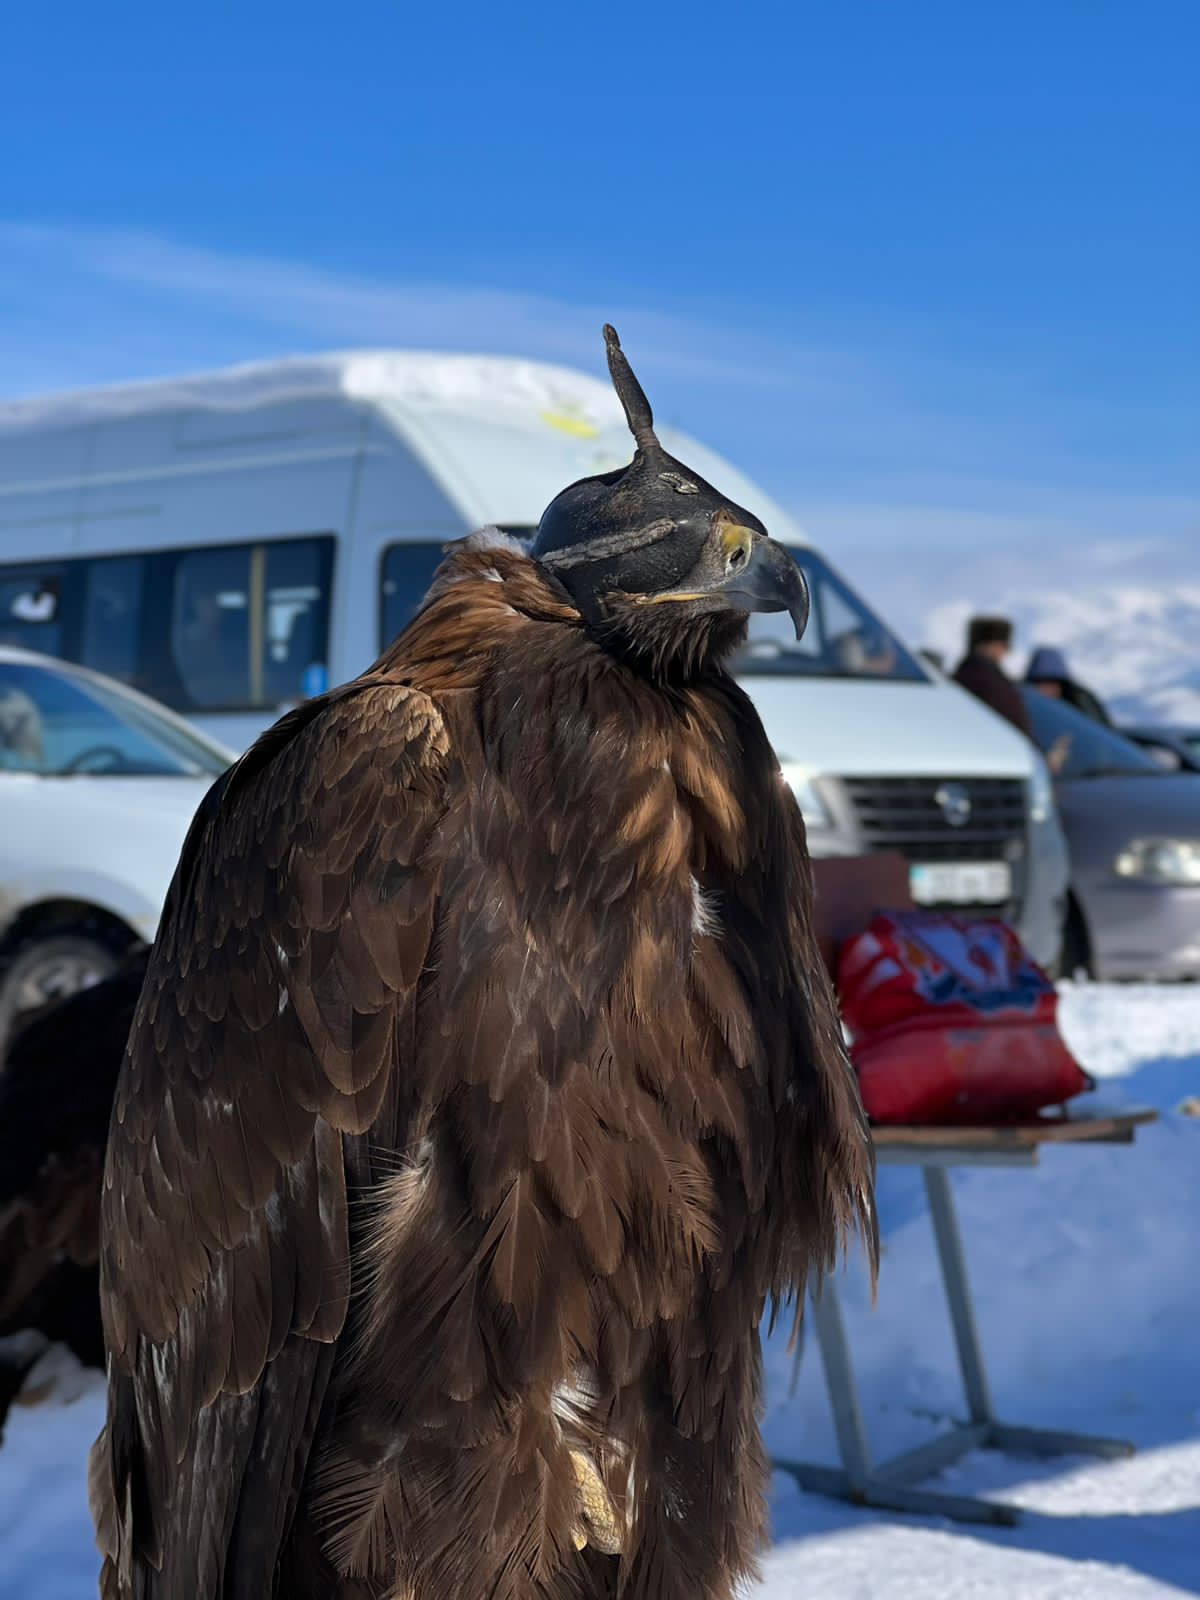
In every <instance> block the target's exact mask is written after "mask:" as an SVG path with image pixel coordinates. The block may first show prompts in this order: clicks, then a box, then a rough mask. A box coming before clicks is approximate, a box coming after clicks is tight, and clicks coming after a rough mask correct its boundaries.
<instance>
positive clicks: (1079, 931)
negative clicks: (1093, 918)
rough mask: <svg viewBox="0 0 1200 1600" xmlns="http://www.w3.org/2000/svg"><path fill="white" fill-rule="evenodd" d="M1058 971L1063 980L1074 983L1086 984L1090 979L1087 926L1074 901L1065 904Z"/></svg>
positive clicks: (1089, 945) (1090, 960)
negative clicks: (1069, 980) (1068, 979)
mask: <svg viewBox="0 0 1200 1600" xmlns="http://www.w3.org/2000/svg"><path fill="white" fill-rule="evenodd" d="M1060 970H1061V974H1062V976H1063V977H1064V978H1070V979H1071V980H1072V982H1074V983H1086V982H1087V981H1088V979H1089V978H1091V977H1092V947H1091V941H1090V940H1089V938H1088V931H1087V924H1086V923H1085V922H1084V920H1083V912H1082V911H1080V909H1079V907H1078V905H1077V904H1076V902H1075V901H1074V900H1071V901H1069V902H1068V904H1067V918H1066V921H1065V922H1064V924H1063V941H1062V958H1061V961H1060Z"/></svg>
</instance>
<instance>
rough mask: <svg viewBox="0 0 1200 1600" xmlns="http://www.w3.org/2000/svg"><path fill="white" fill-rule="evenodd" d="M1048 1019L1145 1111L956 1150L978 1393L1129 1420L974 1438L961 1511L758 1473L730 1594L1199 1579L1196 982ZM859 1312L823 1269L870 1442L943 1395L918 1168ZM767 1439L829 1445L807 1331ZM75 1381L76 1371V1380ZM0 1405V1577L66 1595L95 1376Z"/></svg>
mask: <svg viewBox="0 0 1200 1600" xmlns="http://www.w3.org/2000/svg"><path fill="white" fill-rule="evenodd" d="M1062 1016H1063V1027H1064V1031H1065V1032H1066V1034H1067V1037H1068V1040H1069V1042H1070V1043H1071V1045H1072V1046H1073V1048H1074V1049H1075V1051H1076V1053H1077V1055H1078V1056H1079V1058H1080V1060H1081V1061H1082V1062H1083V1064H1084V1065H1085V1066H1086V1067H1087V1068H1088V1069H1089V1070H1090V1071H1091V1072H1092V1073H1093V1074H1094V1075H1095V1076H1096V1077H1098V1078H1100V1079H1102V1080H1103V1082H1102V1083H1101V1085H1100V1089H1099V1091H1098V1094H1097V1099H1102V1100H1103V1102H1104V1103H1106V1104H1114V1103H1122V1104H1127V1105H1154V1106H1157V1107H1159V1108H1161V1109H1162V1111H1163V1112H1164V1116H1163V1119H1162V1121H1161V1122H1160V1123H1158V1124H1156V1125H1155V1126H1153V1127H1150V1128H1146V1129H1144V1130H1142V1132H1141V1134H1140V1135H1139V1138H1138V1141H1137V1143H1136V1145H1134V1146H1133V1147H1132V1148H1121V1147H1116V1148H1111V1147H1110V1148H1107V1149H1105V1148H1096V1149H1092V1150H1086V1149H1059V1150H1053V1149H1052V1150H1048V1151H1047V1152H1046V1153H1045V1154H1044V1156H1043V1158H1042V1163H1041V1165H1040V1167H1038V1168H1037V1169H1036V1170H1034V1171H1032V1172H1031V1171H1003V1170H991V1171H988V1170H977V1171H972V1172H968V1173H962V1172H960V1173H958V1174H957V1175H956V1177H955V1192H956V1196H957V1199H958V1204H959V1217H960V1221H961V1224H962V1229H963V1234H964V1238H965V1241H966V1248H967V1256H968V1263H969V1266H970V1268H971V1272H972V1280H973V1285H974V1289H975V1301H976V1311H977V1314H978V1319H979V1323H980V1328H981V1333H982V1338H983V1342H984V1346H985V1349H986V1352H987V1357H988V1362H989V1369H990V1375H991V1380H992V1387H993V1392H994V1396H995V1400H996V1404H997V1408H998V1410H999V1411H1000V1412H1001V1414H1002V1415H1003V1416H1004V1417H1005V1418H1006V1419H1008V1420H1011V1421H1013V1422H1028V1423H1042V1424H1045V1425H1048V1426H1061V1427H1066V1428H1075V1429H1079V1430H1082V1431H1086V1432H1099V1433H1110V1434H1117V1435H1119V1436H1122V1437H1126V1438H1129V1439H1132V1440H1134V1441H1135V1442H1136V1443H1137V1445H1138V1449H1139V1453H1138V1455H1137V1456H1135V1457H1134V1458H1133V1459H1131V1460H1127V1461H1119V1462H1099V1461H1094V1460H1083V1459H1081V1458H1075V1459H1068V1460H1062V1461H1055V1462H1041V1463H1035V1462H1030V1461H1026V1460H1020V1459H1017V1458H1015V1457H1010V1456H1001V1455H995V1454H990V1453H989V1454H979V1455H975V1456H972V1457H970V1458H969V1459H968V1460H966V1461H964V1462H962V1463H960V1464H959V1465H958V1466H957V1467H955V1468H953V1469H952V1470H951V1471H949V1472H947V1473H945V1474H943V1477H942V1479H941V1480H940V1481H941V1483H942V1485H943V1486H944V1487H946V1488H953V1489H955V1490H958V1491H960V1492H967V1493H982V1494H994V1495H996V1496H998V1497H1002V1498H1004V1499H1005V1500H1009V1501H1016V1502H1017V1503H1019V1504H1020V1505H1022V1506H1023V1507H1026V1508H1027V1512H1028V1514H1027V1516H1026V1518H1025V1520H1024V1522H1023V1523H1022V1525H1021V1526H1020V1527H1019V1528H1014V1529H996V1530H982V1529H978V1528H968V1527H965V1526H958V1525H954V1524H949V1523H937V1522H933V1521H923V1520H920V1519H916V1518H901V1517H889V1516H883V1515H880V1514H877V1513H873V1512H858V1511H854V1510H851V1509H849V1508H847V1507H844V1506H841V1505H839V1504H836V1503H834V1502H831V1501H825V1500H821V1499H817V1498H815V1497H811V1496H807V1495H803V1494H801V1493H800V1492H799V1491H798V1490H796V1489H795V1488H794V1487H792V1486H791V1485H790V1483H789V1481H788V1480H785V1479H782V1478H780V1479H777V1493H776V1499H775V1532H776V1540H777V1543H776V1545H775V1547H774V1549H773V1550H772V1551H771V1552H770V1554H769V1555H768V1557H767V1560H766V1562H765V1568H764V1580H763V1583H762V1585H761V1586H759V1587H758V1588H756V1589H755V1591H754V1593H753V1596H752V1597H751V1600H883V1597H891V1596H896V1597H897V1600H1110V1597H1111V1600H1159V1597H1167V1596H1181V1595H1194V1594H1200V1337H1198V1333H1200V1249H1198V1247H1197V1225H1198V1223H1200V1118H1197V1117H1190V1116H1185V1115H1180V1114H1178V1112H1177V1111H1176V1109H1175V1108H1177V1107H1178V1106H1179V1105H1180V1103H1181V1102H1182V1101H1183V1100H1184V1099H1185V1098H1187V1097H1188V1096H1192V1095H1198V1094H1200V988H1192V989H1187V988H1173V989H1164V988H1152V987H1144V988H1117V987H1106V986H1101V985H1096V986H1086V987H1083V988H1079V989H1070V988H1068V989H1066V990H1065V991H1064V1000H1063V1013H1062ZM880 1212H881V1216H882V1220H883V1231H884V1261H883V1268H882V1274H881V1279H880V1290H879V1303H878V1306H877V1308H876V1309H875V1310H874V1311H872V1310H871V1309H870V1306H869V1295H868V1292H867V1288H866V1285H865V1282H864V1281H863V1277H862V1274H861V1272H860V1271H859V1270H858V1266H857V1264H852V1265H851V1268H850V1270H849V1272H848V1274H847V1277H846V1280H845V1282H844V1284H843V1285H842V1289H843V1306H844V1310H845V1313H846V1318H847V1322H848V1325H849V1332H850V1337H851V1341H852V1346H853V1352H854V1357H855V1361H856V1365H857V1369H858V1375H859V1379H860V1383H861V1390H862V1400H863V1406H864V1412H865V1415H866V1418H867V1422H868V1425H869V1428H870V1431H871V1437H872V1443H873V1446H874V1449H875V1451H876V1453H877V1454H878V1455H880V1456H882V1455H884V1454H887V1453H891V1452H892V1451H894V1450H896V1449H902V1448H905V1447H906V1446H908V1445H910V1444H914V1443H918V1442H919V1441H920V1440H921V1439H922V1438H924V1437H927V1436H928V1435H929V1433H930V1432H931V1431H933V1430H934V1429H935V1428H936V1427H937V1426H938V1424H939V1422H940V1421H941V1420H942V1419H945V1418H947V1417H951V1416H955V1415H958V1414H960V1413H961V1409H962V1401H961V1396H960V1391H959V1386H958V1381H957V1377H956V1368H955V1363H954V1354H953V1347H952V1344H951V1337H950V1331H949V1327H948V1324H947V1321H946V1316H945V1310H944V1305H943V1302H942V1299H941V1290H940V1280H939V1278H938V1274H937V1266H936V1260H935V1257H934V1252H933V1244H932V1239H931V1236H930V1232H929V1224H928V1218H927V1216H926V1214H925V1210H924V1205H923V1200H922V1194H921V1187H920V1180H919V1177H918V1176H917V1175H916V1174H915V1173H912V1172H909V1171H905V1170H903V1169H897V1168H892V1169H885V1170H884V1171H883V1172H882V1173H881V1175H880ZM767 1365H768V1378H769V1412H768V1419H767V1432H768V1438H769V1441H770V1443H771V1445H772V1447H773V1448H774V1449H775V1450H776V1451H778V1452H780V1453H785V1452H786V1453H787V1454H789V1455H792V1456H803V1457H804V1458H806V1459H812V1460H824V1461H828V1462H830V1463H833V1462H834V1461H835V1459H836V1456H835V1448H834V1442H833V1433H832V1426H831V1423H830V1419H829V1416H828V1411H827V1407H826V1403H825V1397H824V1389H823V1385H822V1382H821V1375H820V1362H819V1359H818V1357H817V1352H816V1349H815V1345H814V1346H812V1347H811V1348H809V1349H808V1350H807V1351H806V1353H805V1356H804V1359H803V1361H802V1364H801V1369H800V1377H799V1384H798V1386H797V1389H796V1392H795V1395H794V1397H792V1398H789V1387H790V1380H791V1373H792V1357H791V1355H790V1354H789V1353H788V1352H787V1349H786V1333H783V1334H780V1335H777V1336H776V1337H775V1338H773V1339H772V1340H771V1342H770V1343H769V1345H768V1350H767ZM77 1387H78V1386H77ZM70 1393H71V1390H70V1388H66V1389H60V1391H59V1394H60V1398H59V1399H58V1400H57V1401H56V1402H52V1403H48V1404H45V1405H42V1406H39V1407H37V1408H36V1409H33V1408H31V1409H20V1410H17V1411H15V1412H14V1414H13V1415H12V1417H11V1419H10V1422H9V1427H8V1433H7V1436H6V1439H5V1443H4V1446H3V1448H2V1449H0V1600H83V1597H86V1596H90V1595H92V1594H94V1592H95V1589H94V1583H95V1569H96V1559H95V1556H94V1553H93V1547H92V1542H91V1527H90V1523H89V1520H88V1515H87V1510H86V1505H85V1499H84V1478H85V1457H86V1452H87V1447H88V1445H89V1444H90V1442H91V1440H92V1438H93V1437H94V1436H95V1433H96V1431H97V1429H98V1427H99V1424H100V1418H101V1413H102V1409H103V1401H102V1395H101V1392H100V1388H99V1385H98V1383H96V1382H92V1381H85V1383H84V1385H83V1388H82V1393H76V1394H75V1397H74V1398H73V1399H70V1400H69V1401H68V1400H65V1399H63V1398H62V1397H61V1396H62V1395H63V1394H70Z"/></svg>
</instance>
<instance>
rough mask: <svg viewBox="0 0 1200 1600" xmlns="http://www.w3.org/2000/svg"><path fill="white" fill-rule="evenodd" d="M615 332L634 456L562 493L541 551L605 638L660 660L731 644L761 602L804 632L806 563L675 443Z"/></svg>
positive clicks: (611, 344) (699, 658) (611, 347)
mask: <svg viewBox="0 0 1200 1600" xmlns="http://www.w3.org/2000/svg"><path fill="white" fill-rule="evenodd" d="M604 340H605V344H606V346H607V348H608V370H609V372H610V373H611V375H612V381H613V387H614V388H615V389H616V391H617V395H618V397H619V398H620V401H621V404H622V406H623V407H624V409H625V417H626V420H627V422H628V423H629V429H630V432H631V433H632V434H633V437H634V441H635V444H636V446H637V448H636V450H635V452H634V457H633V460H632V461H631V462H630V464H629V465H628V466H627V467H623V468H621V469H620V470H618V471H616V472H605V473H601V474H600V475H599V476H597V477H594V478H581V479H580V480H579V481H578V482H577V483H573V484H571V485H570V486H569V487H568V488H566V489H564V490H562V492H561V493H560V494H558V495H556V496H555V498H554V499H553V500H552V501H551V502H550V504H549V505H548V506H547V507H546V510H545V511H544V513H543V514H542V519H541V522H540V523H539V524H538V530H537V534H536V536H535V538H534V541H533V545H532V548H531V552H530V553H531V554H532V556H533V557H534V559H535V560H536V561H538V562H540V563H541V564H542V566H543V567H545V568H546V569H547V570H548V571H549V572H550V573H551V574H552V575H553V576H554V577H555V578H556V579H557V580H558V582H559V583H561V584H562V586H563V588H565V589H566V590H567V592H568V594H569V595H570V596H571V599H572V600H573V601H574V603H575V605H576V606H577V607H578V608H579V611H580V613H581V614H582V616H583V617H584V619H585V621H586V622H587V623H588V624H589V625H591V626H592V627H593V629H594V630H595V631H596V632H597V633H598V635H599V637H600V638H601V639H602V640H603V641H604V642H605V643H606V644H608V645H609V646H610V647H612V648H615V649H617V650H620V651H622V652H624V653H626V654H631V655H633V656H635V657H642V658H643V659H645V660H647V661H648V662H650V663H651V664H652V665H654V666H655V667H657V668H659V669H660V670H666V669H668V668H670V667H680V666H682V667H683V668H685V669H694V668H695V667H697V666H698V665H700V664H702V663H703V662H705V661H706V660H708V659H710V658H712V657H713V656H718V657H719V656H720V655H723V654H725V653H727V652H728V651H729V650H730V649H732V648H734V647H735V646H736V645H737V644H739V643H740V642H741V641H742V639H743V638H744V637H745V631H746V623H747V619H748V614H749V613H750V612H751V611H787V612H788V613H790V615H791V618H792V622H793V624H794V625H795V629H796V637H797V639H798V638H799V637H800V636H801V634H802V633H803V632H804V627H805V624H806V622H807V621H808V605H809V599H808V586H807V585H806V583H805V581H804V576H803V574H802V573H801V571H800V569H799V567H798V566H797V565H796V563H795V562H794V561H793V560H792V558H791V556H790V555H789V554H788V552H787V551H786V550H785V549H784V548H783V546H782V545H780V544H776V543H775V542H774V540H772V539H771V538H770V536H769V535H768V533H767V530H766V529H765V528H764V527H763V525H762V523H761V522H760V521H759V520H758V518H757V517H756V516H755V515H754V514H753V512H750V511H747V510H745V509H744V508H743V507H742V506H739V505H736V504H735V503H734V502H733V501H732V500H730V499H728V498H727V497H726V496H725V495H723V494H722V493H721V492H720V490H718V489H714V488H713V486H712V484H711V483H706V482H705V480H704V479H703V478H702V477H700V475H699V474H698V473H696V472H693V471H692V469H691V468H690V467H686V466H684V464H683V462H681V461H677V460H676V459H675V457H674V456H671V455H668V454H667V452H666V451H665V450H664V449H663V447H662V445H661V444H660V443H659V442H658V438H657V437H656V435H655V432H654V416H653V413H652V412H651V410H650V403H649V401H648V400H647V399H646V395H645V392H644V391H643V389H642V386H641V384H640V383H639V382H638V380H637V378H636V377H635V376H634V372H633V369H632V367H631V366H630V365H629V362H628V360H627V359H626V356H625V352H624V351H623V350H622V349H621V344H620V340H619V339H618V338H617V333H616V329H615V328H612V327H611V326H608V325H606V326H605V329H604Z"/></svg>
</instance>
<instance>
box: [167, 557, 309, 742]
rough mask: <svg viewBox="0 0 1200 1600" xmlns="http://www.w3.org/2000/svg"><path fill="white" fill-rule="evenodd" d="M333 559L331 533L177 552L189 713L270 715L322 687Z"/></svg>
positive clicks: (176, 664)
mask: <svg viewBox="0 0 1200 1600" xmlns="http://www.w3.org/2000/svg"><path fill="white" fill-rule="evenodd" d="M332 563H333V540H332V539H331V538H328V537H326V538H318V539H280V540H269V541H264V542H263V543H261V544H248V545H212V546H208V547H207V548H204V549H196V550H184V551H179V552H176V553H175V554H174V572H173V576H172V581H171V585H170V589H171V600H170V617H171V632H170V660H171V665H172V666H173V668H174V671H175V672H176V673H177V674H178V678H179V681H180V686H181V688H182V692H183V696H184V700H183V705H182V707H181V709H184V710H196V711H242V710H262V709H269V708H272V707H276V706H279V705H281V704H284V703H285V702H292V701H297V700H302V699H304V698H305V697H306V696H307V695H309V694H311V693H313V692H314V690H318V689H320V688H323V687H324V685H325V683H326V681H327V679H328V640H329V592H330V583H331V577H332ZM164 698H165V697H164ZM170 703H172V704H176V703H177V702H176V701H171V702H170Z"/></svg>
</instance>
